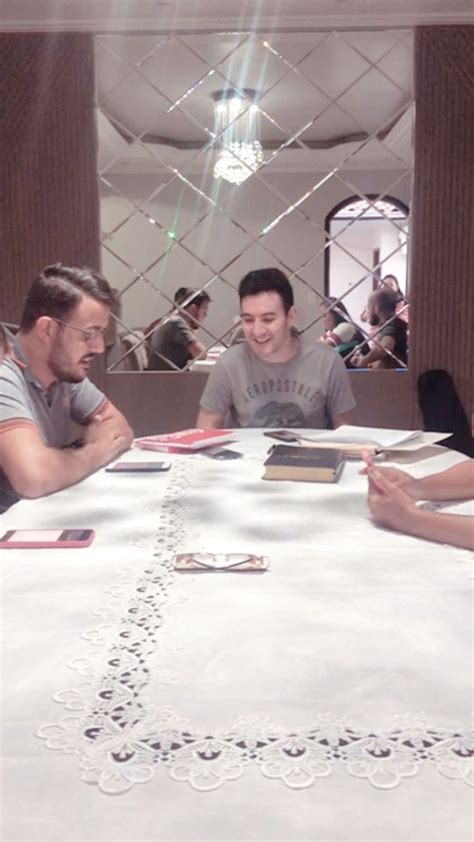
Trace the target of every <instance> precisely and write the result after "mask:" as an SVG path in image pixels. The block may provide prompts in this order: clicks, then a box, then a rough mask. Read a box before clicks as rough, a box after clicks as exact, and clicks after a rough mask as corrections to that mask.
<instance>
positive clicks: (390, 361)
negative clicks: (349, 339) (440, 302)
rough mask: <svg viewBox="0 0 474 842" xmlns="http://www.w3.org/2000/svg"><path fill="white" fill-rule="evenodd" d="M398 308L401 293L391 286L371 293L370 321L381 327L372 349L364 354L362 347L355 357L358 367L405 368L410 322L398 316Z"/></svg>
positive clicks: (353, 358)
mask: <svg viewBox="0 0 474 842" xmlns="http://www.w3.org/2000/svg"><path fill="white" fill-rule="evenodd" d="M396 308H397V296H396V293H394V292H393V291H392V290H390V289H386V288H380V289H377V290H375V292H373V293H372V294H371V295H370V296H369V300H368V304H367V312H368V314H369V322H370V324H371V325H372V327H375V328H376V329H377V330H376V333H375V334H374V336H373V344H372V346H371V347H370V349H369V351H368V352H367V353H366V354H364V353H362V352H361V351H360V350H359V351H356V352H355V353H354V354H353V355H352V356H351V358H350V363H351V365H353V366H354V368H370V369H380V368H401V367H403V365H406V363H407V324H406V322H405V321H403V320H402V319H400V318H399V317H398V316H397V315H396ZM387 351H388V352H389V353H387Z"/></svg>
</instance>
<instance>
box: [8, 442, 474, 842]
mask: <svg viewBox="0 0 474 842" xmlns="http://www.w3.org/2000/svg"><path fill="white" fill-rule="evenodd" d="M238 438H239V441H238V442H236V444H235V445H233V447H235V448H236V449H240V450H242V451H243V452H244V454H245V455H244V458H243V459H240V460H235V461H226V462H217V461H213V460H210V459H208V458H207V457H205V456H202V455H197V454H195V455H192V456H171V457H170V458H171V460H172V462H173V465H172V469H171V471H170V472H169V473H168V474H129V475H120V474H118V475H114V474H107V473H105V472H104V471H101V472H99V473H98V474H96V475H95V476H93V477H91V478H89V479H88V480H86V481H85V482H83V483H81V484H80V485H78V486H76V487H75V488H71V489H68V490H66V491H64V492H61V493H60V494H56V495H53V496H51V497H49V498H46V499H43V500H40V501H30V502H27V501H24V502H22V503H20V504H18V505H17V506H15V507H13V508H12V509H11V510H10V512H8V513H7V514H5V515H4V516H3V517H2V518H0V523H1V528H2V532H3V531H5V529H7V528H15V527H22V528H33V527H37V528H40V527H44V528H49V527H61V526H69V527H79V526H80V527H92V528H94V529H95V530H96V533H97V534H96V539H95V541H94V543H93V544H92V545H91V547H89V548H87V549H80V550H78V549H72V550H61V549H56V550H37V551H31V550H30V551H20V550H18V551H4V552H3V553H2V561H1V575H2V594H3V624H2V626H3V629H2V630H3V638H4V642H3V657H2V667H3V676H2V714H3V727H4V731H3V739H2V754H3V757H2V761H3V762H2V769H3V772H4V783H3V791H4V798H3V806H4V809H3V822H4V828H3V834H2V837H1V838H2V839H4V840H8V839H11V840H20V839H22V840H27V839H28V840H29V839H32V838H37V839H44V840H66V839H67V840H82V842H85V840H90V841H91V842H92V840H94V842H95V840H112V839H114V840H115V839H120V840H132V839H133V840H142V839H143V840H154V839H156V840H163V842H164V840H168V839H169V840H182V841H183V842H184V840H219V841H220V842H223V840H227V839H229V840H230V839H232V840H250V839H252V840H254V839H256V840H262V842H263V840H267V839H272V840H273V839H275V840H286V839H290V838H292V839H298V840H299V839H301V840H316V839H318V840H319V839H323V840H324V839H328V840H333V839H334V840H352V839H354V840H367V839H372V840H374V842H379V840H382V839H384V840H400V841H401V840H417V842H421V840H445V842H448V840H449V842H454V840H459V842H460V841H461V840H467V839H470V838H471V833H472V818H471V813H470V803H471V802H470V797H471V795H472V792H471V791H470V786H472V783H473V777H472V774H473V773H472V752H473V747H474V746H473V739H472V731H470V726H471V710H472V673H471V668H472V602H471V586H472V572H471V571H472V568H471V557H470V554H469V553H468V552H467V551H464V550H457V549H453V548H449V547H445V546H441V545H437V544H432V543H429V542H426V541H422V540H417V539H413V538H410V537H408V536H405V535H400V534H396V533H392V532H387V531H385V530H382V529H379V528H377V527H375V526H374V525H373V524H372V523H371V521H370V520H369V519H368V517H367V510H366V503H365V490H366V489H365V486H366V480H365V479H364V478H363V477H360V476H359V474H358V468H359V467H360V466H359V464H358V463H357V462H348V463H347V464H346V466H345V469H344V472H343V474H342V477H341V479H340V482H339V483H338V484H337V485H324V484H314V483H308V484H306V483H278V482H263V481H262V480H261V475H262V461H263V458H264V455H265V453H266V450H267V449H268V447H269V446H270V444H271V441H270V440H268V439H266V438H264V437H263V435H262V433H261V432H260V431H242V432H240V433H239V435H238ZM440 452H441V451H440ZM151 456H152V457H153V458H154V457H155V454H151ZM126 458H130V459H149V458H150V454H146V453H142V452H136V451H133V452H130V453H129V454H127V456H126ZM462 458H463V457H461V456H460V455H459V454H456V453H453V452H445V451H442V455H438V456H436V457H435V458H433V459H430V460H428V461H425V462H418V463H417V464H416V465H415V466H413V468H412V469H411V470H412V471H413V473H415V474H418V475H421V474H423V473H430V472H432V471H436V470H440V469H441V468H443V467H447V466H448V465H450V464H454V462H456V461H458V460H460V459H462ZM465 508H466V507H465V506H464V507H463V506H461V507H460V509H459V510H461V511H462V510H465ZM188 551H189V552H193V551H194V552H195V551H201V552H245V553H247V552H248V553H255V554H264V555H266V556H268V558H269V561H270V567H269V570H268V571H267V572H265V573H260V574H251V573H248V574H245V573H240V574H236V573H234V574H232V573H196V574H191V573H186V574H180V573H176V572H175V571H174V570H173V566H172V557H173V555H174V554H175V553H177V552H188ZM47 749H50V750H51V751H48V750H47ZM65 755H70V756H69V757H67V756H65ZM78 766H79V769H78ZM84 782H85V783H84ZM87 783H88V784H92V786H87V785H86V784H87ZM108 795H119V796H120V797H119V798H118V799H117V798H112V799H110V798H107V796H108ZM25 805H28V806H27V807H26V806H25ZM38 827H40V830H38Z"/></svg>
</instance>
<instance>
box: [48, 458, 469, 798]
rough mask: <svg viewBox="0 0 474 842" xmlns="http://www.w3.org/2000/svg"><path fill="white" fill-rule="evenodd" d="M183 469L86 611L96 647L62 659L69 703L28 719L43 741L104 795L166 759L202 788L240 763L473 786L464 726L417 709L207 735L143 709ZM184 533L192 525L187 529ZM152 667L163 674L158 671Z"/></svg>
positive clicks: (294, 778) (148, 775)
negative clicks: (149, 535)
mask: <svg viewBox="0 0 474 842" xmlns="http://www.w3.org/2000/svg"><path fill="white" fill-rule="evenodd" d="M192 472H193V466H192V463H188V462H187V460H186V462H184V461H183V463H178V462H177V463H176V464H175V465H174V467H173V475H172V478H170V480H169V481H168V485H167V490H166V493H165V498H164V501H163V503H162V506H161V510H160V516H159V528H158V536H159V537H158V542H157V548H156V549H155V548H154V547H153V546H152V545H151V544H150V542H149V540H147V539H146V537H145V535H140V534H138V535H137V536H136V537H135V539H134V540H133V541H132V542H131V543H132V544H133V545H134V546H135V548H136V549H137V551H138V552H139V558H140V563H141V567H140V573H139V575H138V576H137V575H136V572H135V571H134V570H133V569H131V568H130V569H128V570H127V571H125V572H124V573H123V574H122V584H121V585H120V584H119V585H118V586H116V587H113V588H110V589H109V590H108V593H109V594H110V595H111V596H112V597H113V598H114V602H113V604H110V605H107V606H105V607H102V608H101V609H99V610H98V611H97V612H96V613H98V614H99V615H100V616H101V617H102V618H103V620H104V621H105V623H104V624H103V625H100V626H98V627H97V628H96V629H94V630H93V631H90V632H88V633H86V634H85V635H84V637H85V639H86V640H88V641H89V642H90V643H91V644H92V645H93V646H94V651H93V652H92V653H91V654H89V655H88V656H87V657H83V658H81V659H76V660H75V661H74V662H73V663H72V664H71V665H70V666H72V667H73V668H74V669H75V670H77V671H78V672H79V674H80V675H81V676H82V677H83V679H85V680H83V681H82V683H81V684H79V685H77V686H76V687H75V688H74V689H72V690H67V691H62V692H60V693H58V694H57V695H56V696H55V700H56V701H58V702H59V703H61V704H63V705H65V707H66V709H67V710H68V711H69V712H70V713H69V714H68V715H66V716H63V717H62V718H61V719H60V720H59V721H58V722H57V723H54V724H47V725H44V726H42V727H41V728H40V729H39V730H38V732H37V735H38V736H39V737H40V738H41V739H43V740H44V741H45V744H46V746H47V747H48V748H50V749H53V750H60V751H63V752H65V753H67V754H71V753H74V754H78V755H80V756H81V761H80V768H81V770H82V779H83V780H84V781H86V782H88V783H95V784H97V785H98V786H99V788H100V789H101V791H102V792H104V793H108V794H117V793H123V792H126V791H127V790H129V789H130V788H131V787H132V786H134V785H135V784H139V783H146V782H148V781H150V780H151V779H152V778H153V777H154V773H155V769H157V768H159V767H165V768H167V769H168V771H169V774H170V776H171V778H172V779H173V780H176V781H185V782H187V783H188V784H189V785H190V786H192V787H193V788H194V789H196V790H199V791H210V790H214V789H217V788H219V787H220V786H222V785H223V784H224V783H226V782H228V781H233V780H236V779H237V778H240V777H241V776H242V775H243V773H244V771H245V769H246V767H248V766H249V765H250V764H253V765H256V766H258V767H259V768H260V769H261V771H262V773H263V774H264V775H265V776H266V777H268V778H277V779H279V780H281V781H282V782H283V783H284V784H286V786H288V787H290V788H292V789H302V788H306V787H309V786H312V785H313V784H314V783H315V781H316V780H317V779H319V778H325V777H328V776H329V775H330V774H331V771H332V769H333V767H334V765H335V764H336V763H338V764H340V765H341V766H342V767H343V768H345V769H346V771H347V772H348V773H349V774H350V775H353V776H355V777H358V778H365V779H366V780H368V781H369V782H370V783H371V784H372V785H373V786H374V787H376V788H378V789H393V788H394V787H396V786H398V785H399V784H400V783H401V782H402V780H403V779H404V778H410V777H413V776H414V775H416V774H417V773H418V772H419V770H420V769H421V768H422V766H423V765H426V764H429V765H431V766H433V767H434V768H435V769H436V770H437V771H438V772H439V773H440V774H442V775H444V776H446V777H447V778H451V779H454V780H460V781H463V782H464V783H466V784H468V785H469V786H474V774H473V765H472V764H473V758H474V733H473V731H472V730H471V731H468V730H467V729H466V731H465V732H464V731H463V732H461V731H456V732H448V731H446V730H443V729H439V728H432V727H430V726H429V725H428V724H427V723H426V722H425V719H424V718H423V717H422V716H420V717H413V716H411V715H409V714H405V715H402V716H399V717H395V726H394V728H393V729H392V730H389V731H384V732H381V733H376V732H375V731H374V732H370V733H367V732H364V731H362V730H360V729H357V728H355V727H353V726H352V725H350V724H348V722H347V717H344V716H337V715H335V714H332V713H325V714H321V715H318V716H316V717H315V720H314V722H313V723H312V725H311V727H309V728H306V729H289V728H287V727H286V726H284V725H281V724H278V725H277V724H274V723H272V722H270V721H269V720H268V719H267V718H264V717H256V716H249V717H241V718H239V719H238V720H237V722H236V723H235V724H234V725H233V726H232V727H231V728H229V729H219V730H217V731H215V733H213V734H212V735H211V734H199V733H195V732H193V731H192V730H191V729H190V728H189V723H188V721H187V720H185V719H183V718H181V717H180V716H179V714H178V713H176V712H175V711H173V710H171V709H169V708H167V707H157V708H154V707H149V708H147V709H145V708H144V706H143V704H142V703H141V701H140V698H141V694H142V691H143V689H144V688H145V687H146V685H147V684H148V681H149V673H148V670H147V666H146V664H147V657H148V656H149V655H150V654H151V653H152V652H154V651H156V649H157V648H158V647H163V644H162V642H161V641H160V638H159V629H160V628H161V626H162V625H163V622H164V619H165V615H166V609H167V606H168V605H170V604H173V603H174V602H176V601H177V600H180V599H182V596H181V595H180V593H179V588H177V587H176V586H175V585H174V586H173V590H172V593H171V594H170V593H169V590H170V586H171V583H172V582H173V580H174V578H175V574H174V572H173V569H172V565H171V556H172V554H173V552H175V548H176V543H177V539H178V536H181V537H182V536H183V527H182V523H183V519H182V516H181V508H182V503H181V502H180V500H182V495H183V492H184V491H185V489H186V487H189V485H190V484H191V482H190V481H191V479H192V477H191V475H190V474H192ZM136 504H137V505H140V506H141V508H142V509H150V510H151V509H152V508H153V507H154V505H156V504H155V503H154V502H151V503H150V501H149V500H147V499H146V498H144V499H141V500H140V501H136ZM187 537H192V538H193V540H194V538H195V537H196V536H190V535H189V531H188V533H187ZM194 545H195V543H193V546H194ZM137 561H138V559H137ZM143 561H145V564H144V566H143ZM163 651H164V652H166V650H165V649H164V647H163ZM166 654H168V655H169V654H172V653H170V651H168V652H166ZM159 678H160V680H161V681H163V682H168V681H171V680H173V676H172V675H171V673H170V672H168V671H167V670H163V671H162V672H160V675H159Z"/></svg>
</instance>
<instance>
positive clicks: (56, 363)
mask: <svg viewBox="0 0 474 842" xmlns="http://www.w3.org/2000/svg"><path fill="white" fill-rule="evenodd" d="M87 358H89V354H85V355H84V357H81V359H80V360H78V361H77V363H76V366H78V365H79V364H80V363H81V362H82V361H83V360H84V359H87ZM48 365H49V367H50V369H51V371H52V373H53V374H54V376H55V377H56V378H57V379H58V380H62V381H63V383H82V381H83V380H84V379H85V378H86V376H87V374H86V372H85V371H83V372H81V371H79V370H76V366H72V365H71V364H70V363H69V364H68V360H67V355H66V354H65V353H64V351H63V349H62V347H61V345H54V346H53V348H52V349H51V353H50V355H49V360H48Z"/></svg>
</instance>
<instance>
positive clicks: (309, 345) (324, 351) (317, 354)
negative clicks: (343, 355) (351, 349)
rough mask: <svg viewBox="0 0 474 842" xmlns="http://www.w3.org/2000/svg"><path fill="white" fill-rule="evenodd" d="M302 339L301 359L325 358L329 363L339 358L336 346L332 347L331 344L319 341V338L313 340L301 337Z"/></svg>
mask: <svg viewBox="0 0 474 842" xmlns="http://www.w3.org/2000/svg"><path fill="white" fill-rule="evenodd" d="M300 341H301V349H300V357H301V359H304V360H314V361H319V360H323V361H326V362H328V363H329V362H331V361H332V360H334V359H338V354H336V352H335V351H334V348H331V347H330V346H329V345H326V343H325V342H319V340H316V341H315V342H312V341H311V340H309V339H301V340H300Z"/></svg>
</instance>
